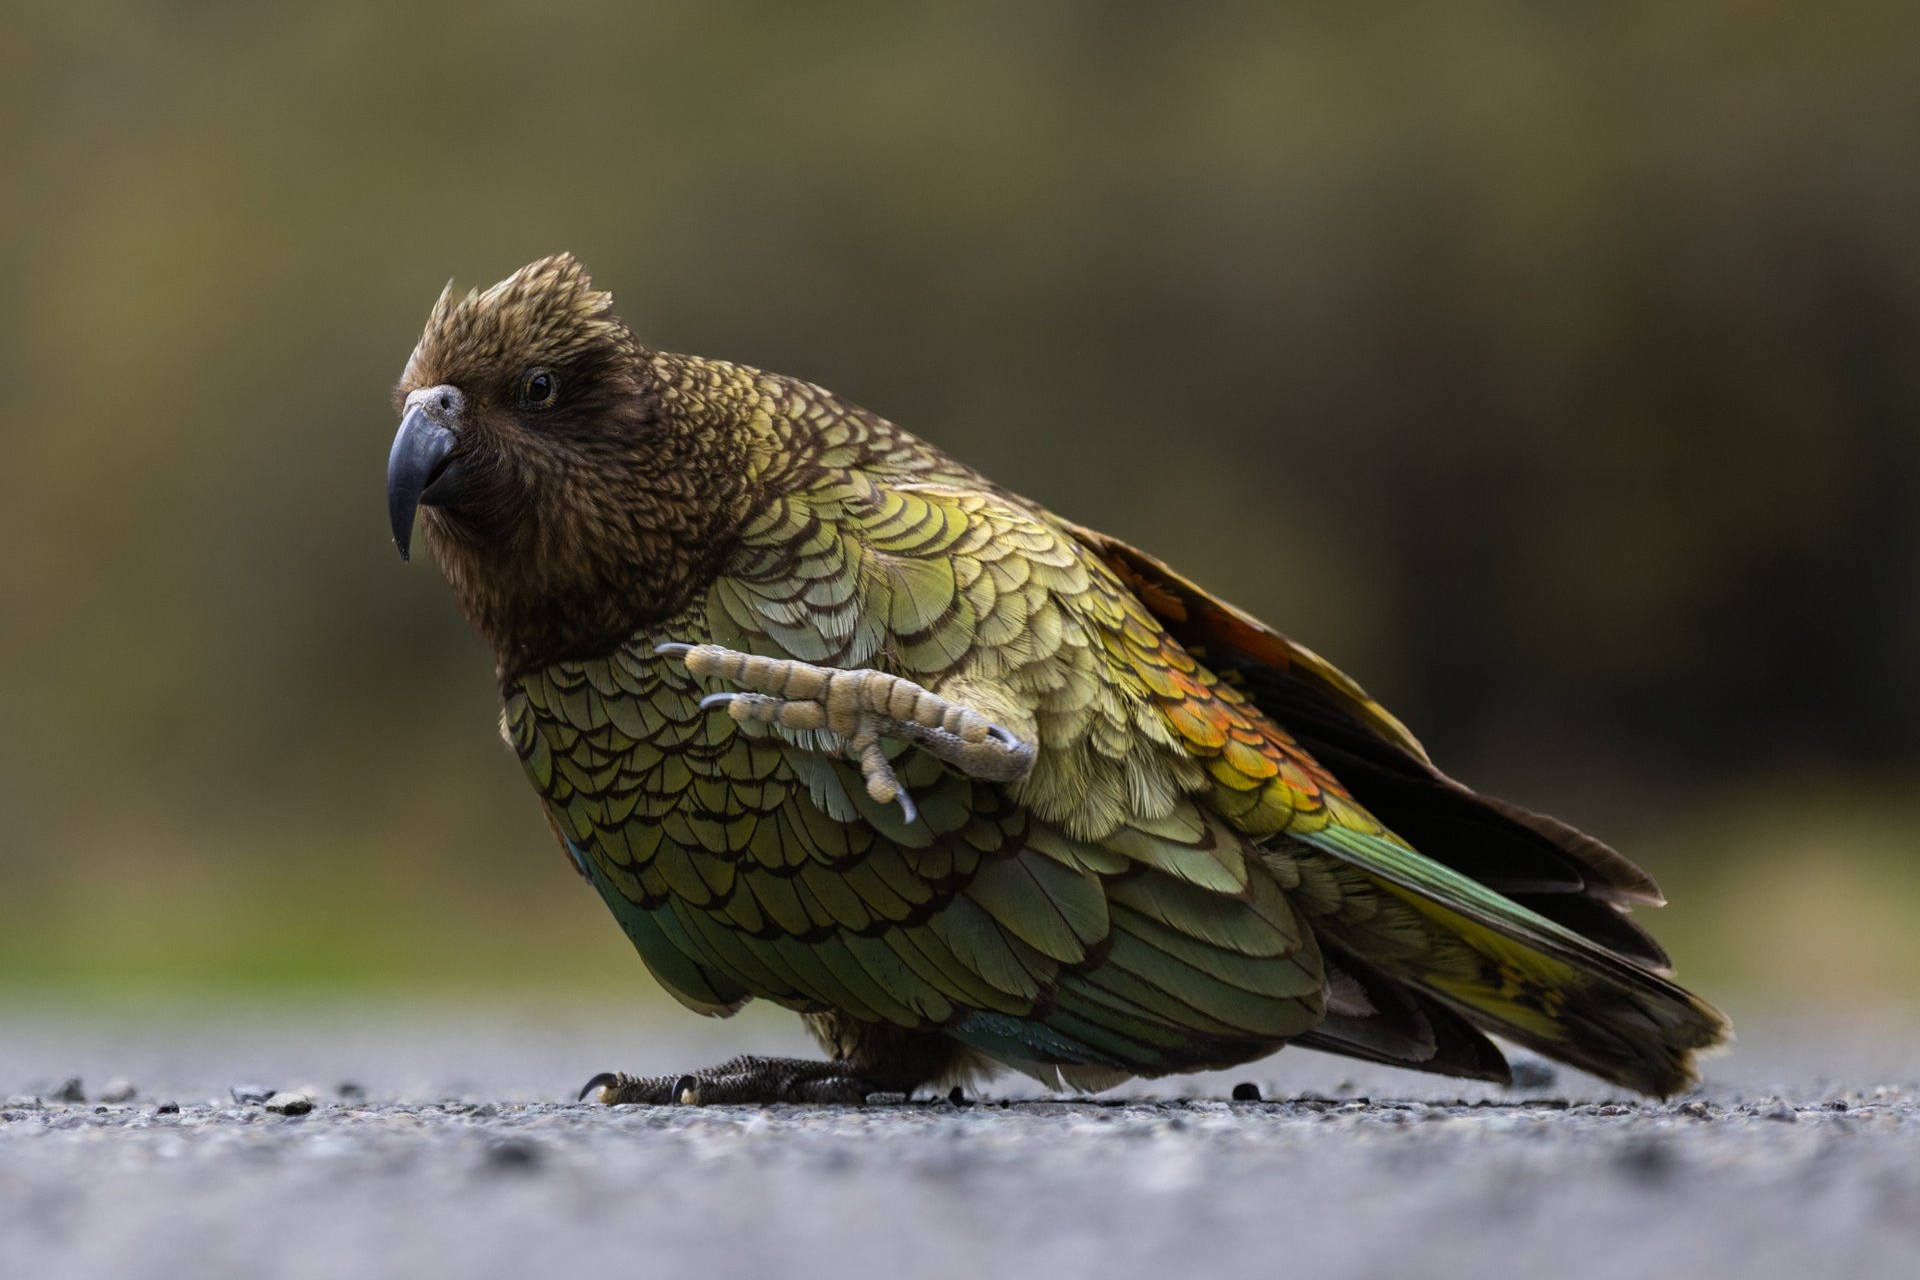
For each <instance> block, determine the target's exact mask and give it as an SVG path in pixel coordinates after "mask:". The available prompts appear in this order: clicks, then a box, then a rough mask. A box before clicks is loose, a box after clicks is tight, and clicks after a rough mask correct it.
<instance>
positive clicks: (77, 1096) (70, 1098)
mask: <svg viewBox="0 0 1920 1280" xmlns="http://www.w3.org/2000/svg"><path fill="white" fill-rule="evenodd" d="M53 1100H54V1101H55V1102H85V1101H86V1100H87V1091H86V1090H85V1089H82V1088H81V1087H80V1077H79V1076H72V1077H69V1078H68V1080H67V1082H66V1083H65V1084H63V1085H61V1086H60V1087H59V1088H58V1089H55V1090H54V1091H53Z"/></svg>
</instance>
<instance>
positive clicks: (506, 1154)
mask: <svg viewBox="0 0 1920 1280" xmlns="http://www.w3.org/2000/svg"><path fill="white" fill-rule="evenodd" d="M545 1159H546V1153H545V1152H544V1151H542V1150H541V1148H540V1144H539V1143H537V1142H533V1141H531V1140H530V1139H527V1138H502V1139H500V1140H499V1141H498V1142H495V1143H493V1144H491V1145H490V1146H488V1147H487V1158H486V1167H487V1168H488V1169H491V1170H494V1171H496V1172H500V1173H531V1172H532V1171H533V1170H535V1169H537V1168H539V1167H540V1165H541V1164H542V1162H543V1161H544V1160H545Z"/></svg>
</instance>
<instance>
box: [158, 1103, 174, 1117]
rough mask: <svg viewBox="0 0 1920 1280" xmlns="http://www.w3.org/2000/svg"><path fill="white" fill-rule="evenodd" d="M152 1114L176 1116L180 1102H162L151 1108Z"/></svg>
mask: <svg viewBox="0 0 1920 1280" xmlns="http://www.w3.org/2000/svg"><path fill="white" fill-rule="evenodd" d="M153 1114H155V1115H157V1116H177V1115H179V1114H180V1104H179V1103H177V1102H163V1103H161V1104H160V1105H159V1106H157V1107H155V1108H154V1109H153Z"/></svg>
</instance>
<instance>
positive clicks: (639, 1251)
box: [0, 1004, 1920, 1280]
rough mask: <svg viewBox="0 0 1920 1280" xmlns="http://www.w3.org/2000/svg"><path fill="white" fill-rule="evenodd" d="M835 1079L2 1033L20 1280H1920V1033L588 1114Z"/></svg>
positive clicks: (232, 1033) (474, 1033)
mask: <svg viewBox="0 0 1920 1280" xmlns="http://www.w3.org/2000/svg"><path fill="white" fill-rule="evenodd" d="M801 1047H802V1042H801V1040H800V1038H799V1036H798V1034H797V1031H796V1030H795V1029H793V1028H792V1027H791V1026H790V1025H789V1022H788V1020H787V1019H786V1018H784V1017H782V1016H780V1015H778V1014H777V1013H773V1012H772V1011H769V1013H768V1014H755V1013H752V1011H750V1014H749V1015H743V1017H742V1018H741V1019H737V1020H735V1021H734V1022H733V1023H731V1024H726V1023H719V1024H716V1023H708V1022H705V1021H702V1020H700V1019H697V1018H694V1017H692V1016H691V1015H686V1016H681V1017H676V1016H675V1015H673V1014H672V1013H659V1012H649V1013H647V1014H646V1015H645V1016H644V1017H641V1016H631V1015H630V1016H625V1017H623V1016H622V1014H621V1013H620V1012H619V1011H616V1010H611V1009H608V1010H600V1011H597V1012H594V1013H591V1014H590V1013H588V1012H585V1011H581V1010H579V1009H574V1010H572V1011H569V1012H566V1013H558V1012H554V1011H551V1010H548V1011H540V1010H532V1009H528V1008H526V1007H524V1006H512V1007H508V1006H501V1007H489V1006H487V1005H484V1004H482V1005H467V1006H462V1007H460V1008H459V1009H457V1010H452V1011H449V1010H446V1009H437V1010H436V1009H424V1008H421V1009H413V1008H407V1007H405V1006H391V1005H388V1006H380V1007H372V1008H354V1007H350V1006H344V1005H339V1004H331V1005H326V1006H323V1007H318V1008H315V1007H294V1008H288V1007H285V1006H282V1007H279V1008H276V1009H272V1010H256V1011H247V1010H219V1011H215V1012H212V1013H209V1012H207V1011H205V1010H202V1011H200V1012H197V1013H193V1014H178V1015H168V1016H158V1015H149V1016H124V1015H122V1016H108V1015H104V1014H98V1013H96V1014H93V1015H89V1016H86V1017H78V1016H75V1015H73V1014H71V1013H63V1012H61V1011H59V1010H55V1009H51V1008H49V1007H46V1006H39V1007H35V1008H31V1009H21V1008H14V1009H0V1098H6V1099H8V1100H7V1101H5V1103H4V1105H0V1276H4V1277H9V1278H11V1277H28V1276H32V1277H49V1278H56V1280H57V1278H60V1277H70V1276H73V1277H80V1276H84V1277H95V1276H99V1277H106V1276H113V1277H145V1276H155V1277H158V1276H193V1277H227V1276H234V1277H243V1276H244V1277H280V1276H287V1277H316V1278H317V1277H339V1276H355V1277H375V1276H416V1275H417V1276H474V1277H495V1276H499V1277H509V1276H511V1277H519V1276H573V1275H622V1276H652V1275H659V1276H674V1277H693V1276H705V1275H754V1276H762V1277H768V1278H769V1280H805V1278H806V1277H813V1276H823V1277H824V1276H832V1277H836V1280H845V1278H846V1277H853V1276H870V1275H871V1276H894V1275H910V1276H913V1277H916V1280H918V1278H920V1277H947V1276H956V1277H959V1276H965V1277H969V1280H977V1278H978V1277H981V1276H991V1275H996V1274H1001V1273H1002V1272H1003V1271H1004V1272H1005V1273H1006V1274H1028V1275H1046V1276H1058V1277H1074V1276H1096V1275H1097V1276H1100V1277H1103V1280H1106V1278H1110V1280H1122V1278H1124V1277H1133V1276H1143V1277H1144V1276H1151V1277H1182V1278H1185V1277H1190V1276H1209V1277H1214V1276H1219V1277H1237V1276H1249V1277H1252V1276H1259V1277H1283V1276H1292V1277H1313V1278H1315V1280H1321V1278H1334V1277H1369V1276H1379V1275H1387V1274H1399V1275H1408V1276H1440V1277H1445V1276H1467V1275H1472V1276H1476V1277H1482V1276H1486V1275H1489V1274H1493V1275H1517V1276H1543V1277H1544V1276H1554V1277H1567V1276H1574V1277H1585V1276H1620V1277H1635V1278H1636V1280H1638V1278H1641V1277H1646V1276H1649V1275H1667V1276H1673V1275H1688V1274H1693V1275H1702V1276H1719V1275H1741V1276H1748V1277H1752V1276H1793V1277H1805V1276H1811V1275H1824V1276H1849V1277H1861V1276H1883V1275H1884V1276H1912V1275H1917V1274H1920V1085H1916V1081H1920V1029H1916V1028H1915V1027H1914V1025H1913V1024H1912V1023H1911V1022H1907V1023H1897V1022H1896V1023H1889V1022H1886V1021H1881V1022H1879V1023H1873V1022H1865V1023H1862V1022H1855V1023H1853V1024H1849V1025H1837V1024H1835V1025H1826V1026H1814V1025H1809V1024H1806V1023H1804V1022H1802V1023H1790V1022H1775V1023H1772V1024H1766V1023H1761V1024H1759V1025H1754V1026H1743V1028H1742V1038H1741V1042H1740V1044H1739V1046H1738V1047H1737V1052H1735V1053H1734V1054H1731V1055H1729V1056H1727V1057H1724V1058H1722V1059H1719V1060H1718V1061H1716V1062H1714V1063H1713V1064H1711V1066H1710V1069H1709V1073H1708V1079H1707V1082H1706V1084H1705V1086H1704V1087H1703V1088H1702V1089H1701V1090H1700V1091H1699V1092H1698V1093H1697V1094H1695V1095H1692V1096H1689V1097H1685V1098H1678V1099H1674V1100H1673V1101H1672V1102H1670V1103H1656V1102H1649V1101H1644V1100H1640V1099H1635V1098H1630V1097H1625V1096H1622V1095H1621V1094H1619V1093H1618V1091H1616V1090H1612V1089H1610V1088H1608V1087H1607V1086H1605V1085H1602V1084H1599V1083H1596V1082H1594V1081H1591V1080H1587V1079H1585V1078H1584V1077H1580V1076H1577V1075H1574V1074H1572V1073H1569V1072H1564V1071H1561V1072H1546V1071H1544V1070H1543V1071H1541V1072H1539V1073H1537V1074H1536V1077H1535V1079H1534V1082H1533V1083H1532V1084H1530V1085H1529V1086H1527V1087H1523V1088H1517V1089H1511V1090H1500V1089H1495V1088H1490V1087H1480V1086H1473V1085H1460V1084H1456V1083H1454V1082H1450V1081H1444V1080H1437V1079H1430V1078H1427V1077H1422V1076H1418V1075H1412V1074H1406V1073H1401V1072H1392V1071H1386V1070H1380V1069H1372V1068H1366V1067H1362V1066H1360V1065H1358V1064H1350V1063H1345V1062H1342V1061H1340V1060H1338V1059H1332V1058H1326V1057H1322V1056H1320V1055H1315V1054H1309V1053H1298V1052H1296V1053H1283V1054H1281V1055H1280V1056H1278V1057H1276V1058H1273V1059H1269V1060H1267V1061H1265V1062H1261V1063H1256V1064H1253V1065H1251V1066H1249V1067H1245V1068H1242V1069H1239V1070H1237V1071H1233V1072H1229V1073H1224V1074H1219V1075H1213V1076H1202V1077H1191V1078H1181V1079H1176V1080H1167V1081H1159V1082H1152V1083H1143V1084H1140V1085H1137V1086H1134V1087H1131V1088H1128V1089H1123V1090H1120V1091H1117V1092H1116V1094H1113V1095H1103V1096H1101V1097H1099V1098H1094V1099H1079V1100H1071V1099H1050V1098H1045V1097H1042V1096H1041V1095H1040V1093H1039V1091H1038V1090H1037V1089H1036V1088H1035V1087H1033V1086H1027V1085H1023V1084H1021V1083H1020V1082H1019V1081H1018V1080H1017V1079H1016V1080H1013V1081H1002V1082H999V1083H997V1084H996V1085H995V1086H992V1087H989V1088H987V1089H985V1090H983V1091H982V1093H981V1095H980V1097H979V1098H978V1099H969V1100H968V1101H967V1102H965V1103H963V1104H962V1105H954V1104H953V1103H951V1102H949V1101H945V1100H941V1101H936V1102H927V1101H921V1102H913V1103H908V1104H904V1105H883V1106H870V1107H867V1108H864V1109H842V1108H796V1107H776V1108H771V1109H765V1110H763V1109H759V1108H743V1107H724V1108H723V1107H713V1108H693V1107H673V1108H664V1107H663V1108H652V1107H621V1108H605V1107H597V1106H589V1105H578V1104H573V1103H570V1102H566V1101H562V1100H561V1099H563V1098H565V1097H566V1096H567V1095H568V1094H569V1093H570V1092H571V1090H572V1089H573V1088H576V1087H577V1086H578V1085H579V1084H580V1083H582V1082H584V1080H585V1079H586V1078H587V1077H588V1076H591V1075H592V1074H594V1073H595V1072H596V1071H599V1070H602V1069H609V1068H618V1069H625V1070H635V1071H645V1072H649V1073H652V1072H664V1071H677V1070H682V1069H686V1068H690V1067H694V1066H699V1065H705V1064H707V1063H709V1062H712V1061H715V1060H718V1059H720V1058H722V1057H726V1056H729V1055H731V1054H732V1053H734V1052H739V1051H742V1050H751V1051H759V1052H791V1051H794V1050H797V1049H800V1048H801ZM72 1077H79V1080H80V1085H79V1090H78V1092H79V1093H80V1094H82V1095H84V1096H85V1097H86V1099H87V1100H86V1101H84V1102H76V1101H60V1100H58V1095H59V1094H60V1093H61V1092H62V1091H63V1089H64V1088H65V1086H66V1083H67V1081H68V1080H69V1079H70V1078H72ZM1240 1083H1246V1084H1254V1085H1257V1086H1258V1087H1259V1088H1260V1090H1261V1092H1262V1095H1263V1097H1264V1098H1265V1099H1266V1100H1265V1101H1260V1102H1244V1101H1243V1102H1235V1101H1230V1100H1228V1099H1229V1098H1230V1096H1231V1093H1232V1090H1233V1087H1234V1085H1236V1084H1240ZM129 1087H131V1088H132V1090H133V1092H132V1096H131V1097H129V1098H123V1099H122V1100H120V1101H112V1102H109V1101H103V1100H102V1098H103V1096H104V1097H114V1098H120V1097H121V1096H122V1095H123V1094H125V1093H126V1091H127V1089H128V1088H129ZM236 1088H238V1090H239V1092H240V1094H241V1096H243V1097H251V1096H255V1094H254V1093H253V1092H252V1091H253V1090H255V1089H258V1090H260V1091H274V1090H278V1091H283V1092H284V1093H298V1092H301V1091H305V1092H306V1093H308V1094H309V1095H310V1096H311V1097H312V1098H313V1101H314V1106H313V1109H312V1111H311V1112H310V1113H308V1114H305V1115H283V1114H278V1113H276V1112H274V1111H270V1110H269V1109H268V1106H267V1105H266V1104H263V1103H259V1102H236V1101H235V1100H234V1091H235V1089H236ZM1243 1092H1244V1091H1243ZM166 1103H174V1104H177V1106H178V1110H177V1112H175V1111H169V1110H165V1109H163V1104H166ZM277 1105H285V1103H284V1099H283V1100H282V1102H281V1103H280V1104H277ZM294 1109H295V1110H298V1109H299V1107H298V1104H297V1103H296V1104H295V1107H294Z"/></svg>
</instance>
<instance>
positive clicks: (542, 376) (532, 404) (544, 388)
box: [520, 369, 560, 409]
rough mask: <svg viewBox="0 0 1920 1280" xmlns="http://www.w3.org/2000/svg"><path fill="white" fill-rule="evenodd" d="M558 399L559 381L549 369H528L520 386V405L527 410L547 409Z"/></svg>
mask: <svg viewBox="0 0 1920 1280" xmlns="http://www.w3.org/2000/svg"><path fill="white" fill-rule="evenodd" d="M559 398H560V379H558V378H556V377H554V376H553V370H551V369H530V370H528V371H527V377H526V380H525V381H524V382H522V383H521V384H520V403H521V404H523V405H525V406H526V407H527V408H529V409H548V408H552V407H553V402H554V401H555V400H557V399H559Z"/></svg>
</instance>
